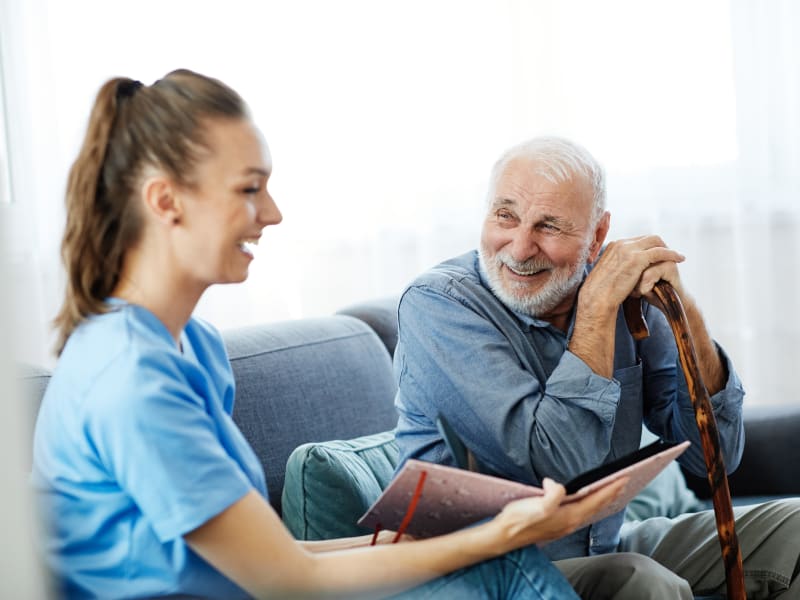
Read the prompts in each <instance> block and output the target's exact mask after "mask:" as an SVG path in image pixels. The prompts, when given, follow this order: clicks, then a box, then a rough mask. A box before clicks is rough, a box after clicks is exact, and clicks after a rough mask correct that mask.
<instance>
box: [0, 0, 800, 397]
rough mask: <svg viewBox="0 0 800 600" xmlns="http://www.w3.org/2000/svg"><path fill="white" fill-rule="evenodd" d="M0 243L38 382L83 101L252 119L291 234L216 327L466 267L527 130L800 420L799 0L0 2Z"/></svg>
mask: <svg viewBox="0 0 800 600" xmlns="http://www.w3.org/2000/svg"><path fill="white" fill-rule="evenodd" d="M0 2H1V3H0V7H1V8H0V36H1V37H0V53H1V54H2V60H1V61H0V67H1V68H2V73H1V74H0V80H1V83H2V97H1V98H2V105H3V110H2V114H3V115H4V116H5V123H4V124H3V123H0V159H1V160H0V222H1V223H2V229H3V233H4V234H5V238H6V244H5V247H4V249H3V253H2V257H3V263H4V266H5V268H6V269H7V270H8V275H7V276H6V277H5V278H4V279H3V287H2V295H3V296H4V298H5V300H6V302H7V304H8V305H9V306H10V307H11V308H10V309H8V314H9V315H13V316H12V318H11V319H10V321H11V323H9V324H8V325H7V326H6V329H5V330H4V337H5V338H6V339H12V338H11V335H12V334H14V335H15V336H16V337H15V338H13V339H14V340H15V341H14V355H15V358H16V359H18V360H23V361H26V362H32V363H36V364H42V365H46V366H52V364H53V362H54V359H53V356H52V353H51V348H52V345H53V341H54V338H53V334H52V330H51V328H50V321H51V320H52V318H53V317H54V315H55V313H56V311H57V309H58V307H59V304H60V300H61V293H62V289H63V273H62V270H61V264H60V262H59V255H58V252H59V243H60V237H61V231H62V228H63V222H64V210H63V191H64V187H65V181H66V175H67V171H68V169H69V166H70V163H71V161H72V160H73V158H74V156H75V154H76V153H77V150H78V146H79V143H80V139H81V136H82V134H83V131H84V128H85V124H86V119H87V117H88V111H89V108H90V106H91V103H92V101H93V98H94V95H95V93H96V91H97V89H98V88H99V86H100V85H101V84H102V83H103V82H104V81H105V80H106V79H107V78H109V77H112V76H117V75H124V76H130V77H133V78H136V79H140V80H141V81H143V82H145V83H148V84H150V83H152V82H153V81H155V80H156V79H158V78H159V77H161V76H162V75H164V74H165V73H166V72H168V71H170V70H172V69H174V68H178V67H186V68H190V69H194V70H197V71H200V72H203V73H205V74H208V75H212V76H215V77H218V78H220V79H222V80H224V81H225V82H226V83H228V84H230V85H232V86H233V87H234V88H235V89H237V90H238V91H239V92H240V93H241V94H242V95H243V96H244V98H245V99H246V100H247V101H248V103H249V104H250V106H251V108H252V110H253V112H254V115H255V118H256V121H257V123H258V124H259V126H260V127H261V129H262V130H263V132H264V134H265V136H266V138H267V140H268V143H269V145H270V147H271V151H272V155H273V159H274V174H273V178H272V180H271V183H270V187H271V190H272V192H273V195H274V197H275V198H276V200H277V202H278V204H279V206H280V208H281V209H282V211H283V213H284V222H283V223H282V224H281V225H280V227H276V228H270V229H268V230H267V231H266V232H265V235H264V237H263V239H262V243H261V246H260V247H259V254H258V255H257V257H256V261H255V262H254V263H253V264H252V266H251V272H250V273H251V274H250V278H249V280H248V281H247V282H246V283H245V284H242V285H236V286H225V287H222V286H218V287H217V288H215V289H212V290H210V291H209V292H208V293H207V295H206V296H205V297H204V299H203V301H202V302H201V304H200V306H199V307H198V314H199V315H200V316H203V317H205V318H207V319H209V320H210V321H212V322H213V323H214V324H215V325H217V326H218V327H220V328H228V327H234V326H238V325H243V324H246V323H251V322H263V321H276V320H283V319H290V318H298V317H307V316H316V315H325V314H330V313H332V312H334V311H335V310H336V309H338V308H341V307H343V306H344V305H346V304H349V303H351V302H356V301H359V300H365V299H369V298H374V297H379V296H385V295H390V294H398V293H399V292H400V291H401V290H402V289H403V286H404V285H405V284H406V283H408V282H409V281H410V280H411V279H412V278H413V277H414V276H415V275H416V274H418V273H419V272H420V271H422V270H424V269H426V268H428V267H429V266H432V265H433V264H435V263H437V262H439V261H440V260H443V259H446V258H449V257H451V256H454V255H456V254H459V253H461V252H465V251H467V250H470V249H472V248H474V247H475V246H476V244H477V240H478V235H479V229H480V224H481V220H482V217H483V208H484V194H485V189H486V184H487V179H488V174H489V170H490V168H491V166H492V164H493V162H494V161H495V159H496V158H497V157H498V156H499V154H500V153H501V152H502V151H503V150H504V149H505V148H507V147H508V146H510V145H511V144H514V143H516V142H519V141H521V140H523V139H525V138H527V137H530V136H532V135H537V134H556V135H563V136H567V137H570V138H572V139H574V140H576V141H578V142H579V143H582V144H583V145H585V146H586V147H587V148H588V149H589V150H590V151H591V152H593V153H594V154H595V155H596V156H597V158H598V159H599V160H600V161H601V162H602V163H603V164H604V165H605V167H606V168H607V170H608V173H609V184H608V187H609V208H610V210H611V212H612V231H611V234H610V235H611V238H616V237H624V236H630V235H639V234H645V233H658V234H660V235H661V236H662V237H663V238H664V239H665V240H666V242H667V243H668V244H669V245H671V246H673V247H674V248H676V249H678V250H680V251H681V252H683V253H684V254H685V255H686V256H687V261H686V263H685V264H684V265H682V267H681V271H682V274H683V277H684V279H685V281H686V284H687V287H688V289H689V290H690V291H691V292H692V293H693V295H694V296H695V297H696V298H697V299H698V300H699V303H700V306H701V307H702V308H703V310H704V313H705V315H706V318H707V321H708V323H709V325H710V327H711V330H712V333H713V335H714V336H715V337H716V338H717V339H718V340H719V341H720V342H721V343H722V344H723V346H724V347H725V348H726V349H727V350H728V351H729V353H730V354H731V355H732V357H733V359H734V361H735V363H736V364H737V367H738V369H739V371H740V374H741V375H742V378H743V380H744V383H745V387H746V389H747V391H748V397H747V400H746V401H747V402H749V403H757V402H764V403H788V402H797V401H798V400H797V397H796V395H795V394H794V391H793V379H794V378H793V376H792V372H793V369H794V368H796V367H797V365H798V364H800V360H798V359H799V358H800V324H798V322H797V321H794V320H793V319H792V318H791V314H792V313H791V310H792V307H793V306H795V305H796V304H797V298H798V292H799V291H800V290H799V289H798V287H799V284H798V281H797V275H798V272H799V269H798V267H799V266H800V236H798V233H799V232H800V231H799V229H798V228H799V227H800V202H798V199H799V198H798V197H799V196H800V194H798V192H800V117H799V116H798V112H799V111H800V83H799V79H800V47H799V46H800V41H799V40H798V37H797V35H796V34H795V32H797V31H798V30H800V3H796V2H793V1H792V0H772V1H770V2H761V1H759V0H730V1H727V0H704V1H703V2H697V1H690V0H674V1H673V2H669V3H664V2H655V1H642V0H605V1H604V2H593V1H591V0H558V1H556V0H403V2H395V1H389V0H338V1H337V2H328V1H324V0H293V1H291V2H289V1H279V0H260V1H255V0H252V1H245V0H226V2H203V1H198V0H191V1H189V0H137V2H121V1H116V0H70V1H69V2H64V1H63V0H0Z"/></svg>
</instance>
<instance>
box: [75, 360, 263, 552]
mask: <svg viewBox="0 0 800 600" xmlns="http://www.w3.org/2000/svg"><path fill="white" fill-rule="evenodd" d="M163 358H164V360H163V361H158V360H149V361H147V363H146V364H139V365H137V368H135V369H132V370H129V371H128V373H121V374H120V373H116V374H115V373H113V372H110V373H106V374H104V376H103V377H102V379H101V380H100V381H98V382H97V385H100V386H102V387H103V388H105V389H106V391H107V394H105V395H106V396H107V402H102V403H100V402H95V403H94V405H93V406H92V407H89V410H91V412H90V414H88V415H87V423H88V425H87V431H86V435H87V437H88V438H89V440H88V441H89V443H90V444H93V445H94V447H95V449H96V452H97V456H98V458H99V460H100V461H101V463H102V465H103V467H104V468H105V469H106V470H107V471H108V472H109V479H110V480H113V481H114V482H115V484H116V485H119V487H120V488H121V490H122V491H124V492H125V493H127V494H128V495H130V497H131V498H132V499H133V501H134V502H135V504H136V505H137V507H138V508H139V510H141V512H142V513H143V514H144V515H145V517H147V519H148V520H149V521H150V522H151V524H152V526H153V528H154V530H155V532H156V535H157V536H158V538H159V540H161V541H162V542H166V541H169V540H172V539H175V538H176V537H178V536H182V535H184V534H186V533H188V532H189V531H192V530H193V529H196V528H197V527H199V526H200V525H202V524H203V523H205V522H206V521H207V520H208V519H210V518H211V517H213V516H215V515H217V514H219V513H221V512H222V511H224V510H225V509H226V508H228V507H229V506H230V505H231V504H233V503H235V502H236V501H237V500H239V499H241V498H242V497H243V496H244V495H245V494H246V493H247V492H248V491H249V490H251V489H253V485H252V483H251V482H250V480H249V479H248V477H247V476H246V474H245V473H244V472H243V470H242V469H241V467H240V466H239V464H238V463H237V462H236V461H235V460H234V459H233V458H232V457H231V456H230V455H229V453H228V452H227V451H226V448H225V447H224V445H223V442H222V438H221V436H220V434H219V428H220V423H219V422H218V421H219V420H221V419H229V418H230V417H229V416H228V415H227V414H225V413H224V411H223V410H222V406H221V402H219V401H218V400H216V401H215V399H214V398H213V397H212V398H208V397H204V396H202V395H200V394H199V393H198V389H197V387H198V385H197V384H196V382H193V385H190V384H189V382H188V381H187V380H186V377H185V374H184V373H183V372H182V371H181V369H179V368H177V366H176V365H175V364H174V360H173V359H172V357H169V356H165V357H163ZM201 391H202V390H201ZM209 393H212V392H209ZM102 395H103V394H93V397H101V396H102ZM215 402H216V405H215Z"/></svg>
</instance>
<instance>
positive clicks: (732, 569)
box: [622, 281, 746, 600]
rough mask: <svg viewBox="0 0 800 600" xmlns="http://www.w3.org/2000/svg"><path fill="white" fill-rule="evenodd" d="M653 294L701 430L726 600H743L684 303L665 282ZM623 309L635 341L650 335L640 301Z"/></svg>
mask: <svg viewBox="0 0 800 600" xmlns="http://www.w3.org/2000/svg"><path fill="white" fill-rule="evenodd" d="M653 292H654V293H655V295H656V297H657V298H658V299H659V301H660V302H661V304H662V305H663V307H664V311H665V315H666V317H667V321H668V322H669V325H670V327H671V328H672V334H673V335H674V336H675V342H676V343H677V346H678V356H679V358H680V361H681V367H682V368H683V374H684V376H685V378H686V384H687V386H688V388H689V396H690V397H691V399H692V406H693V407H694V416H695V420H696V421H697V427H698V429H699V430H700V441H701V442H702V445H703V456H704V457H705V461H706V469H707V470H708V483H709V485H710V486H711V494H712V500H713V503H714V516H715V518H716V521H717V533H718V535H719V544H720V547H721V549H722V561H723V563H724V565H725V584H726V587H727V591H728V594H727V598H728V600H745V598H746V592H745V587H744V568H743V567H742V553H741V551H740V549H739V539H738V538H737V537H736V526H735V522H734V517H733V505H732V504H731V492H730V488H729V487H728V476H727V474H726V472H725V462H724V460H723V458H722V452H721V450H720V447H719V431H718V429H717V422H716V419H715V418H714V413H713V411H712V410H711V398H710V397H709V395H708V390H706V386H705V384H704V383H703V378H702V376H701V374H700V368H699V367H698V365H697V355H696V354H695V350H694V343H693V342H692V335H691V332H690V331H689V322H688V320H687V318H686V313H685V312H684V310H683V304H681V300H680V298H679V297H678V294H677V292H676V291H675V288H673V287H672V285H670V284H669V283H668V282H666V281H659V282H658V283H657V284H656V285H655V287H654V289H653ZM622 308H623V312H624V314H625V322H626V323H627V325H628V329H629V330H630V332H631V335H632V336H633V338H634V339H635V340H641V339H644V338H646V337H647V336H648V335H650V332H649V330H648V329H647V323H645V320H644V315H643V314H642V301H641V298H628V299H627V300H625V302H624V303H623V307H622Z"/></svg>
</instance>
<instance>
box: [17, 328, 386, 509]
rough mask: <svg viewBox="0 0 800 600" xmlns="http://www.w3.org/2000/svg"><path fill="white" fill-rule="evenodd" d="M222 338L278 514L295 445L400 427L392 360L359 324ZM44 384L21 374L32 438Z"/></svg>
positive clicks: (39, 372)
mask: <svg viewBox="0 0 800 600" xmlns="http://www.w3.org/2000/svg"><path fill="white" fill-rule="evenodd" d="M222 335H223V338H224V340H225V345H226V348H227V350H228V355H229V357H230V360H231V365H232V367H233V373H234V376H235V378H236V403H235V405H234V410H233V418H234V421H236V424H237V425H238V426H239V428H240V429H241V430H242V432H243V433H244V435H245V437H246V438H247V440H248V442H249V443H250V445H251V446H252V447H253V449H254V450H255V453H256V455H257V456H258V458H259V460H260V461H261V464H262V466H263V467H264V472H265V474H266V478H267V488H268V490H269V497H270V503H271V504H272V506H273V507H274V508H275V510H277V511H278V514H281V494H282V492H283V482H284V472H285V467H286V460H287V459H288V457H289V454H291V452H292V450H294V449H295V448H296V447H297V446H300V445H301V444H305V443H307V442H322V441H328V440H335V439H349V438H355V437H359V436H363V435H367V434H373V433H379V432H383V431H386V430H389V429H392V428H393V427H394V426H395V425H396V424H397V416H396V413H395V410H394V392H395V383H394V378H393V376H392V364H391V359H390V357H389V354H388V352H387V351H386V348H385V347H384V345H383V344H382V343H381V340H380V339H378V337H377V335H376V334H375V333H374V332H373V331H372V329H370V327H368V326H367V325H366V324H365V323H363V322H362V321H359V320H358V319H355V318H353V317H348V316H344V315H334V316H330V317H321V318H315V319H299V320H295V321H283V322H276V323H268V324H260V325H253V326H249V327H243V328H238V329H232V330H228V331H224V332H223V334H222ZM49 379H50V373H49V371H47V370H46V369H41V368H38V367H31V366H27V365H26V366H24V367H23V368H22V373H21V386H22V389H23V393H24V399H25V401H26V403H28V404H29V406H30V415H31V419H30V431H31V433H32V431H33V423H34V421H35V416H36V412H37V411H38V408H39V403H40V402H41V399H42V396H43V395H44V391H45V389H46V387H47V383H48V381H49Z"/></svg>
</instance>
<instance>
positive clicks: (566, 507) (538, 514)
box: [494, 477, 628, 551]
mask: <svg viewBox="0 0 800 600" xmlns="http://www.w3.org/2000/svg"><path fill="white" fill-rule="evenodd" d="M627 482H628V478H627V477H622V478H620V479H618V480H617V481H615V482H613V483H610V484H609V485H607V486H604V487H602V488H600V489H599V490H597V491H596V492H593V493H591V494H589V495H588V496H586V497H584V498H581V499H580V500H577V501H575V502H570V503H568V504H561V502H562V501H563V499H564V496H565V495H566V491H565V490H564V486H563V485H561V484H559V483H556V482H555V481H553V480H552V479H548V478H545V479H544V481H543V482H542V488H543V489H544V495H543V496H536V497H533V498H524V499H522V500H515V501H514V502H510V503H509V504H507V505H506V507H505V508H504V509H503V510H502V512H501V513H500V514H499V515H497V517H496V518H495V519H494V521H495V522H497V524H498V525H499V526H500V527H501V528H502V535H503V536H504V540H505V542H506V543H507V544H508V546H507V547H506V549H505V550H504V551H508V550H512V549H516V548H519V547H522V546H527V545H530V544H542V543H547V542H550V541H553V540H557V539H559V538H562V537H564V536H565V535H568V534H570V533H572V532H573V531H575V530H577V529H580V528H581V527H583V526H584V525H586V524H587V523H589V522H590V521H591V520H592V517H593V516H594V515H595V514H597V512H598V511H599V510H600V509H602V508H603V507H605V506H607V505H609V504H611V503H612V502H614V501H615V500H616V499H617V498H618V497H619V495H620V493H622V490H623V488H624V487H625V484H626V483H627Z"/></svg>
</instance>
